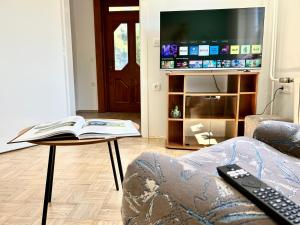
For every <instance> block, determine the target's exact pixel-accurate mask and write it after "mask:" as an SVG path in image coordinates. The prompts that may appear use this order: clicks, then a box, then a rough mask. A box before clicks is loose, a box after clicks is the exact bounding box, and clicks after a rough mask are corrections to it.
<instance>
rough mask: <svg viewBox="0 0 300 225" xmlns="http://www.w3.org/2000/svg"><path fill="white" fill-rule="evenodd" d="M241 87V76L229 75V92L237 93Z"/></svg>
mask: <svg viewBox="0 0 300 225" xmlns="http://www.w3.org/2000/svg"><path fill="white" fill-rule="evenodd" d="M238 88H239V77H238V76H228V81H227V92H228V93H237V92H238Z"/></svg>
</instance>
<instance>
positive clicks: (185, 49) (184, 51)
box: [179, 46, 189, 56]
mask: <svg viewBox="0 0 300 225" xmlns="http://www.w3.org/2000/svg"><path fill="white" fill-rule="evenodd" d="M188 54H189V47H188V46H180V47H179V55H180V56H187V55H188Z"/></svg>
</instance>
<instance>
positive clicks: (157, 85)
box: [152, 82, 161, 91]
mask: <svg viewBox="0 0 300 225" xmlns="http://www.w3.org/2000/svg"><path fill="white" fill-rule="evenodd" d="M152 90H153V91H160V90H161V84H160V83H159V82H156V83H153V84H152Z"/></svg>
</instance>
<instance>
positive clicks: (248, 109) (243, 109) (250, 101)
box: [239, 95, 256, 119]
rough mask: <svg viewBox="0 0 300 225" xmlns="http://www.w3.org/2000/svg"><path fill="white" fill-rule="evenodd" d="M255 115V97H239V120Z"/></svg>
mask: <svg viewBox="0 0 300 225" xmlns="http://www.w3.org/2000/svg"><path fill="white" fill-rule="evenodd" d="M255 113H256V95H241V96H240V104H239V119H245V117H246V116H248V115H254V114H255Z"/></svg>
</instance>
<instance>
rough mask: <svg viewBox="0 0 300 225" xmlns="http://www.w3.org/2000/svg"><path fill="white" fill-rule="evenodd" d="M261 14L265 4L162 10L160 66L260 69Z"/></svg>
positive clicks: (181, 68)
mask: <svg viewBox="0 0 300 225" xmlns="http://www.w3.org/2000/svg"><path fill="white" fill-rule="evenodd" d="M264 17H265V8H264V7H255V8H234V9H213V10H196V11H168V12H161V14H160V68H161V69H162V70H217V69H221V70H224V69H235V70H253V69H260V68H261V65H262V52H263V33H264Z"/></svg>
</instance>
